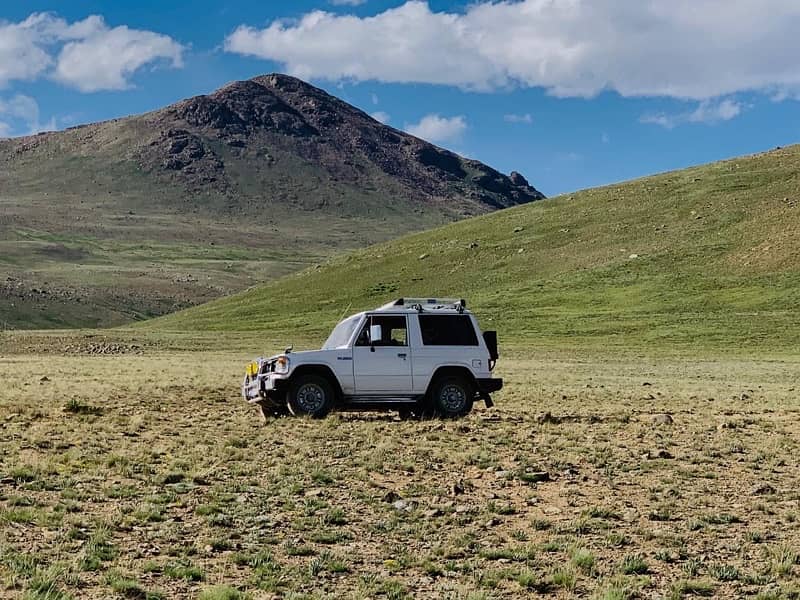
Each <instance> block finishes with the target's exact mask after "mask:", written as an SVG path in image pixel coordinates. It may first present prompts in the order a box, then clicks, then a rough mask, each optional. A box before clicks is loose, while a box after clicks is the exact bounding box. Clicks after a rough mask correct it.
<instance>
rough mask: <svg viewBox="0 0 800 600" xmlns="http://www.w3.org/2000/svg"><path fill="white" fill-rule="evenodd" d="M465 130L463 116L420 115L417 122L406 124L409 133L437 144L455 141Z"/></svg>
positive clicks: (465, 123)
mask: <svg viewBox="0 0 800 600" xmlns="http://www.w3.org/2000/svg"><path fill="white" fill-rule="evenodd" d="M466 130H467V120H466V119H465V118H464V117H463V116H457V117H449V118H448V117H442V116H440V115H436V114H431V115H426V116H424V117H422V120H420V122H419V123H415V124H412V125H406V131H407V132H408V133H410V134H411V135H415V136H417V137H418V138H422V139H423V140H427V141H429V142H434V143H437V144H442V143H446V142H453V141H456V140H458V139H459V138H460V137H461V136H462V134H463V133H464V132H465V131H466Z"/></svg>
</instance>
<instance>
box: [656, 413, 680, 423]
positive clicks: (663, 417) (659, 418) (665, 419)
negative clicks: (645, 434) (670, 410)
mask: <svg viewBox="0 0 800 600" xmlns="http://www.w3.org/2000/svg"><path fill="white" fill-rule="evenodd" d="M673 423H675V420H674V419H673V418H672V415H668V414H666V413H664V414H660V415H655V416H654V417H653V425H672V424H673Z"/></svg>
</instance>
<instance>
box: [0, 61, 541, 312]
mask: <svg viewBox="0 0 800 600" xmlns="http://www.w3.org/2000/svg"><path fill="white" fill-rule="evenodd" d="M541 198H543V196H542V194H541V193H539V192H538V191H537V190H536V189H535V188H533V187H532V186H530V185H529V184H528V182H527V181H526V180H525V178H524V177H523V176H522V175H520V174H518V173H512V174H511V175H508V176H506V175H503V174H501V173H499V172H497V171H496V170H494V169H492V168H491V167H488V166H486V165H484V164H482V163H480V162H478V161H474V160H469V159H466V158H463V157H460V156H458V155H456V154H454V153H452V152H449V151H447V150H444V149H442V148H438V147H436V146H434V145H432V144H429V143H427V142H425V141H423V140H420V139H418V138H415V137H413V136H411V135H409V134H407V133H404V132H402V131H398V130H396V129H392V128H391V127H387V126H385V125H383V124H381V123H379V122H377V121H375V120H374V119H372V118H371V117H370V116H369V115H367V114H366V113H364V112H362V111H360V110H358V109H356V108H354V107H353V106H350V105H349V104H347V103H345V102H343V101H341V100H339V99H337V98H335V97H333V96H331V95H329V94H327V93H325V92H324V91H322V90H320V89H317V88H315V87H313V86H311V85H309V84H307V83H304V82H302V81H300V80H298V79H295V78H293V77H288V76H285V75H277V74H275V75H267V76H263V77H257V78H255V79H251V80H249V81H239V82H235V83H232V84H230V85H227V86H225V87H224V88H222V89H220V90H218V91H216V92H214V93H212V94H210V95H207V96H198V97H195V98H190V99H187V100H184V101H181V102H178V103H176V104H173V105H171V106H168V107H166V108H163V109H161V110H157V111H155V112H151V113H148V114H144V115H140V116H133V117H128V118H124V119H117V120H113V121H107V122H103V123H97V124H92V125H85V126H80V127H76V128H72V129H69V130H66V131H61V132H55V133H46V134H39V135H36V136H32V137H26V138H17V139H7V140H0V209H2V210H1V211H0V324H2V323H3V322H6V323H8V324H9V326H12V327H72V326H106V325H119V324H123V323H126V322H130V321H132V320H138V319H143V318H147V317H151V316H155V315H160V314H164V313H168V312H170V311H173V310H176V309H179V308H184V307H186V306H191V305H194V304H197V303H200V302H204V301H207V300H210V299H213V298H216V297H219V296H222V295H225V294H227V293H230V292H233V291H237V290H241V289H243V288H246V287H248V286H251V285H253V284H255V283H261V282H264V281H268V280H271V279H273V278H275V277H277V276H280V275H283V274H286V273H290V272H292V271H296V270H298V269H301V268H303V267H305V266H308V265H313V264H316V263H318V262H320V261H322V260H324V259H325V258H327V257H329V256H330V255H332V254H333V253H335V252H338V251H339V250H341V249H348V248H356V247H362V246H366V245H368V244H371V243H375V242H378V241H381V240H387V239H390V238H392V237H396V236H397V235H400V234H402V233H407V232H410V231H419V230H422V229H426V228H429V227H431V226H436V225H441V224H443V223H446V222H449V221H453V220H457V219H461V218H464V217H469V216H473V215H478V214H482V213H486V212H490V211H494V210H497V209H501V208H506V207H510V206H514V205H518V204H523V203H527V202H531V201H534V200H539V199H541Z"/></svg>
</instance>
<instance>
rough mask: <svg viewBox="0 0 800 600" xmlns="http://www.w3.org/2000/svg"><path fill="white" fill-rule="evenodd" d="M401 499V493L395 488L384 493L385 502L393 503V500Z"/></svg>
mask: <svg viewBox="0 0 800 600" xmlns="http://www.w3.org/2000/svg"><path fill="white" fill-rule="evenodd" d="M399 499H400V494H398V493H397V492H395V491H394V490H389V491H388V492H386V493H385V494H384V495H383V498H382V500H383V501H384V502H386V503H388V504H391V503H393V502H396V501H397V500H399Z"/></svg>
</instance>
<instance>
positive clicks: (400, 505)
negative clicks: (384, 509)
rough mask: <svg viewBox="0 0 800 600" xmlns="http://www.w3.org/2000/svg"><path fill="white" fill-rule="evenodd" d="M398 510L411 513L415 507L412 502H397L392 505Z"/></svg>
mask: <svg viewBox="0 0 800 600" xmlns="http://www.w3.org/2000/svg"><path fill="white" fill-rule="evenodd" d="M392 506H394V507H395V508H396V509H397V510H404V511H406V512H410V511H411V510H412V509H413V507H412V506H411V503H410V502H406V501H405V500H397V501H396V502H393V503H392Z"/></svg>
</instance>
